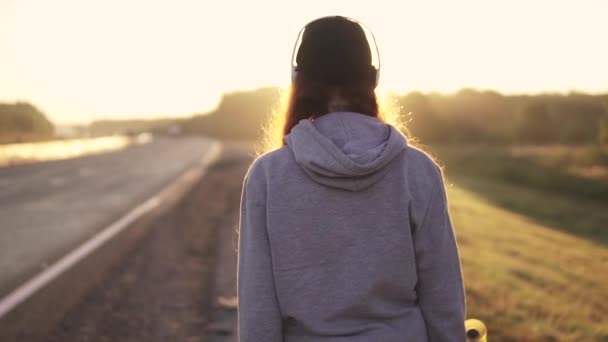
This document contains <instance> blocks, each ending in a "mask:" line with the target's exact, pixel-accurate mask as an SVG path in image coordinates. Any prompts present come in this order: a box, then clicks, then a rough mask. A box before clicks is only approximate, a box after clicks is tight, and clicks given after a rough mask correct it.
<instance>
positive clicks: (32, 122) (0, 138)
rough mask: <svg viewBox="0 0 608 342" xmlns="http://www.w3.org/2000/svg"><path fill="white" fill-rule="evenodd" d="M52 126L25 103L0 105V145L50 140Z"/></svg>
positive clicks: (33, 107)
mask: <svg viewBox="0 0 608 342" xmlns="http://www.w3.org/2000/svg"><path fill="white" fill-rule="evenodd" d="M53 134H54V126H53V124H52V123H51V122H50V121H49V120H48V119H47V117H46V115H45V114H44V113H42V112H41V111H40V110H39V109H38V108H36V107H35V106H33V105H32V104H29V103H27V102H16V103H0V143H13V142H23V141H31V140H43V139H50V138H51V137H53Z"/></svg>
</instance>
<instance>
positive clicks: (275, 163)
mask: <svg viewBox="0 0 608 342" xmlns="http://www.w3.org/2000/svg"><path fill="white" fill-rule="evenodd" d="M292 158H293V157H292V156H291V151H290V150H289V148H288V147H287V146H281V147H279V148H277V149H274V150H271V151H266V152H264V153H262V154H260V155H259V156H257V157H256V158H255V159H254V160H253V162H251V164H250V165H249V168H248V169H247V173H246V177H247V178H255V179H257V180H258V181H259V180H260V178H265V179H268V178H269V177H270V176H271V175H270V174H269V173H270V172H272V170H275V169H277V168H280V166H281V165H282V164H285V163H287V162H289V160H290V159H292Z"/></svg>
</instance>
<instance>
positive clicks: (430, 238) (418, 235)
mask: <svg viewBox="0 0 608 342" xmlns="http://www.w3.org/2000/svg"><path fill="white" fill-rule="evenodd" d="M438 172H439V175H438V176H439V178H438V180H437V181H435V182H433V183H434V184H435V185H434V189H433V190H432V193H431V196H430V200H429V204H428V206H427V209H426V214H425V215H424V218H423V219H422V222H421V224H420V225H419V226H418V227H416V229H415V232H414V247H415V250H416V265H417V272H418V283H417V285H416V291H417V293H418V304H419V306H420V308H421V310H422V314H423V316H424V320H425V322H426V325H427V333H428V336H429V341H430V342H446V341H454V342H462V341H464V340H465V339H466V336H465V327H464V321H465V315H466V308H465V293H464V285H463V279H462V272H461V266H460V256H459V251H458V247H457V245H456V239H455V236H454V230H453V228H452V223H451V220H450V216H449V212H448V206H447V197H446V193H445V187H444V184H443V178H442V175H441V171H440V170H438Z"/></svg>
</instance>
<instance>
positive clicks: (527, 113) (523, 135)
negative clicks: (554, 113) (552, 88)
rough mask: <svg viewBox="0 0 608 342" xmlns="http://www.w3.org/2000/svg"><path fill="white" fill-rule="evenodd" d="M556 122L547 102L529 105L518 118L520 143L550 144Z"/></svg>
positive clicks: (533, 102) (537, 101)
mask: <svg viewBox="0 0 608 342" xmlns="http://www.w3.org/2000/svg"><path fill="white" fill-rule="evenodd" d="M553 127H554V122H553V120H552V118H551V115H550V114H549V107H548V105H547V103H546V102H545V101H542V100H534V101H532V102H530V103H527V104H526V105H525V106H524V107H523V108H522V109H521V111H520V112H519V113H518V116H517V132H518V138H519V140H520V142H525V143H536V144H539V143H548V142H551V141H552V140H553V139H552V138H553V133H554V131H553Z"/></svg>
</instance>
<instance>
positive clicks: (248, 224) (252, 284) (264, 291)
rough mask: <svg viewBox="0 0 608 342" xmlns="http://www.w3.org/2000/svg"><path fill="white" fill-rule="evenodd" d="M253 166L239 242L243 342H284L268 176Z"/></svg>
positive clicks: (243, 200) (243, 197)
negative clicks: (268, 207)
mask: <svg viewBox="0 0 608 342" xmlns="http://www.w3.org/2000/svg"><path fill="white" fill-rule="evenodd" d="M256 165H257V166H259V165H258V164H253V165H252V167H251V168H250V170H249V171H248V173H247V175H246V176H245V178H244V181H243V187H242V193H241V203H240V217H239V238H238V266H237V298H238V310H237V312H238V314H237V317H238V319H237V321H238V341H239V342H259V341H265V342H282V341H283V332H282V318H281V313H280V310H279V305H278V300H277V296H276V292H275V285H274V273H273V266H272V257H271V251H270V242H269V237H268V232H267V229H266V203H265V202H266V200H265V197H266V196H265V192H266V185H265V179H264V177H265V176H264V174H263V172H262V170H261V169H260V168H256V167H255V166H256Z"/></svg>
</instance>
